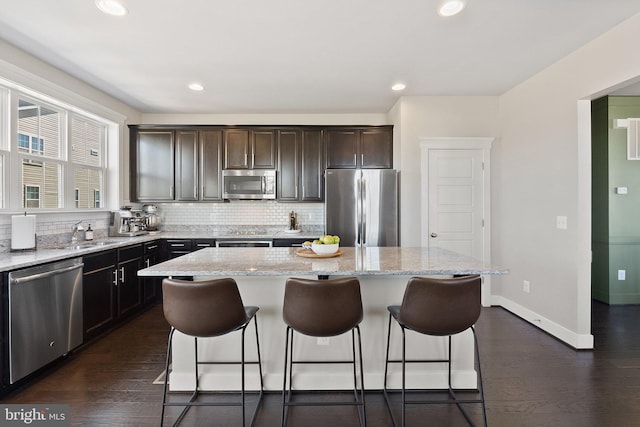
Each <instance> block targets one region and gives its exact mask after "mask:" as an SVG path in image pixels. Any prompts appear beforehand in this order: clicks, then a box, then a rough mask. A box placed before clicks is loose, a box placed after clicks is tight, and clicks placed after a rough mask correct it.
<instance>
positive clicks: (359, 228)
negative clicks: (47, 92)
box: [355, 178, 362, 246]
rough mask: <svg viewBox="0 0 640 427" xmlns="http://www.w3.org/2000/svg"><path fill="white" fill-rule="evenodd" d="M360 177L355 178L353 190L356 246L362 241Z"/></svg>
mask: <svg viewBox="0 0 640 427" xmlns="http://www.w3.org/2000/svg"><path fill="white" fill-rule="evenodd" d="M361 181H362V180H361V179H360V178H356V185H355V192H356V246H360V245H361V243H362V234H361V231H362V203H361V200H362V199H361V196H362V188H361V184H362V183H361Z"/></svg>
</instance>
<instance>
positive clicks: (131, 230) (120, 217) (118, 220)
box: [109, 209, 148, 237]
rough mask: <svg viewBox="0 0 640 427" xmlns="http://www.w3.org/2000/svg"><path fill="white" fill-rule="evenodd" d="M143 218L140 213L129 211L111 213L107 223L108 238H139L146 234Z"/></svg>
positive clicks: (121, 210)
mask: <svg viewBox="0 0 640 427" xmlns="http://www.w3.org/2000/svg"><path fill="white" fill-rule="evenodd" d="M147 233H148V231H147V229H146V225H145V218H144V217H143V216H142V213H141V212H140V211H135V212H134V211H132V210H131V209H120V210H119V211H113V212H111V221H110V223H109V235H110V236H116V237H117V236H121V237H122V236H127V237H130V236H139V235H141V234H147Z"/></svg>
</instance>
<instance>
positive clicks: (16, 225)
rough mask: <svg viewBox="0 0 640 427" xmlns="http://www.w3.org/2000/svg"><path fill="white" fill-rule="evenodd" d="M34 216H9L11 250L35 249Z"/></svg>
mask: <svg viewBox="0 0 640 427" xmlns="http://www.w3.org/2000/svg"><path fill="white" fill-rule="evenodd" d="M35 247H36V216H35V215H13V216H12V217H11V250H12V251H13V250H25V249H35Z"/></svg>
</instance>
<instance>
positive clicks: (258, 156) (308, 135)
mask: <svg viewBox="0 0 640 427" xmlns="http://www.w3.org/2000/svg"><path fill="white" fill-rule="evenodd" d="M130 128H131V136H130V146H131V152H130V165H131V177H130V183H131V191H130V196H131V197H130V199H131V201H132V202H140V203H147V202H170V201H185V202H192V201H222V200H223V198H222V170H223V169H275V170H276V171H277V178H276V185H277V191H276V198H277V200H280V201H285V202H287V201H291V202H322V201H323V200H324V170H325V168H331V169H333V168H338V169H355V168H363V169H366V168H372V169H373V168H378V169H379V168H392V167H393V162H392V158H393V126H349V127H342V126H273V127H272V126H268V127H267V126H264V127H262V126H243V127H235V126H175V127H172V128H169V127H165V126H161V125H158V126H153V125H149V126H145V127H142V126H133V125H132V126H131V127H130Z"/></svg>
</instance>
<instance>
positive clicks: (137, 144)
mask: <svg viewBox="0 0 640 427" xmlns="http://www.w3.org/2000/svg"><path fill="white" fill-rule="evenodd" d="M174 144H175V142H174V132H173V130H167V129H164V130H163V129H157V130H143V129H138V128H136V127H132V128H131V135H130V146H131V148H130V158H129V161H130V168H131V179H130V199H131V200H132V201H138V202H159V201H170V200H173V199H174Z"/></svg>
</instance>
